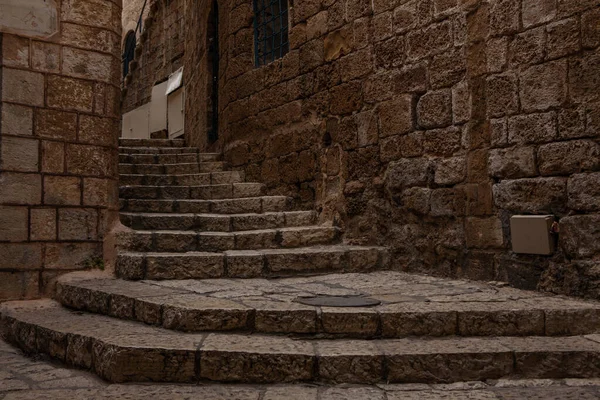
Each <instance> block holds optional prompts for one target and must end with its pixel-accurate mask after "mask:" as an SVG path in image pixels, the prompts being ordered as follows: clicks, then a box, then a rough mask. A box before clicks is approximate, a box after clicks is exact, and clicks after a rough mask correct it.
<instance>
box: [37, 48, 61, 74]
mask: <svg viewBox="0 0 600 400" xmlns="http://www.w3.org/2000/svg"><path fill="white" fill-rule="evenodd" d="M60 49H61V47H60V46H59V45H57V44H54V43H46V42H37V41H34V42H32V44H31V66H32V68H33V69H34V70H36V71H40V72H52V73H58V72H60Z"/></svg>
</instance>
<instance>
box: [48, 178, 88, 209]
mask: <svg viewBox="0 0 600 400" xmlns="http://www.w3.org/2000/svg"><path fill="white" fill-rule="evenodd" d="M44 204H49V205H71V206H73V205H79V204H81V178H79V177H76V176H45V177H44Z"/></svg>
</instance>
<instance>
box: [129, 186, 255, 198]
mask: <svg viewBox="0 0 600 400" xmlns="http://www.w3.org/2000/svg"><path fill="white" fill-rule="evenodd" d="M264 194H265V185H263V184H262V183H227V184H223V185H201V186H121V187H120V190H119V197H120V198H122V199H196V200H213V199H219V200H221V199H239V198H245V197H260V196H262V195H264Z"/></svg>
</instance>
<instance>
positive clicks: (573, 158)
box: [538, 140, 600, 175]
mask: <svg viewBox="0 0 600 400" xmlns="http://www.w3.org/2000/svg"><path fill="white" fill-rule="evenodd" d="M538 163H539V168H540V174H542V175H564V174H570V173H573V172H583V171H589V170H592V171H594V170H598V169H600V145H599V144H598V143H596V142H594V141H591V140H589V141H588V140H577V141H571V142H558V143H550V144H546V145H543V146H540V148H539V151H538Z"/></svg>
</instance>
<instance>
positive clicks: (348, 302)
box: [294, 296, 381, 307]
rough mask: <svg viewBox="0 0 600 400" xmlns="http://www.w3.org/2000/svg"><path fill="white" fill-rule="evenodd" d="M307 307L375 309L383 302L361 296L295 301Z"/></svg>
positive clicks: (302, 298) (300, 298) (316, 297)
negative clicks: (374, 307)
mask: <svg viewBox="0 0 600 400" xmlns="http://www.w3.org/2000/svg"><path fill="white" fill-rule="evenodd" d="M294 301H295V302H297V303H300V304H306V305H307V306H317V307H318V306H321V307H373V306H377V305H379V304H381V301H379V300H375V299H370V298H368V297H359V296H314V297H298V298H297V299H296V300H294Z"/></svg>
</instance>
